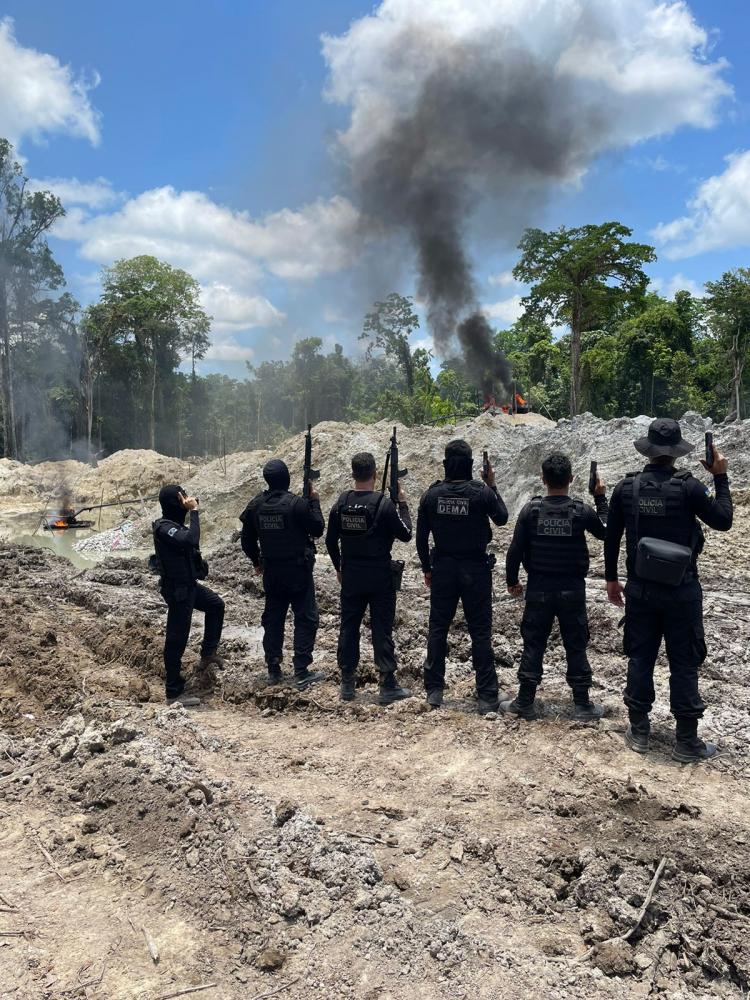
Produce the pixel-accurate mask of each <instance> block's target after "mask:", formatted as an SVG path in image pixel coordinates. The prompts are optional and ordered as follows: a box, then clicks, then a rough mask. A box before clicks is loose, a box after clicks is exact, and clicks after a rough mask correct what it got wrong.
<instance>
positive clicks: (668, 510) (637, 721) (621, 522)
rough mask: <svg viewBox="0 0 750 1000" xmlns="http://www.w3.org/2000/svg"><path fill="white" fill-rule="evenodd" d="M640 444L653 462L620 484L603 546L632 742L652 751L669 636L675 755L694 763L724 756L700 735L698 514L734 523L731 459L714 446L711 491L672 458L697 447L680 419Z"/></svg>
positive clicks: (722, 526)
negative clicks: (617, 619) (621, 621)
mask: <svg viewBox="0 0 750 1000" xmlns="http://www.w3.org/2000/svg"><path fill="white" fill-rule="evenodd" d="M635 447H636V449H637V450H638V451H639V452H640V453H641V454H642V455H645V456H646V457H647V458H648V459H649V463H648V465H647V466H646V467H645V469H644V470H643V471H642V472H639V473H633V474H631V475H629V476H627V477H626V478H625V479H624V480H623V481H622V482H620V483H618V485H617V486H616V487H615V490H614V493H613V494H612V502H611V504H610V510H609V517H608V520H607V537H606V541H605V543H604V562H605V578H606V580H607V595H608V597H609V600H610V601H611V602H612V603H613V604H616V605H617V606H618V607H623V593H624V594H625V604H624V606H625V634H624V641H623V646H624V651H625V655H626V656H627V657H628V679H627V685H626V687H625V704H626V705H627V707H628V714H629V716H630V725H629V727H628V730H627V733H626V735H625V739H626V742H627V744H628V746H630V748H631V749H633V750H635V751H636V752H637V753H646V752H647V751H648V746H649V712H650V711H651V707H652V706H653V703H654V697H655V695H654V665H655V663H656V657H657V655H658V653H659V647H660V645H661V641H662V639H664V643H665V645H666V650H667V659H668V660H669V686H670V707H671V710H672V714H673V715H674V717H675V719H676V723H677V738H676V741H675V748H674V752H673V754H672V756H673V758H674V759H675V760H678V761H680V762H682V763H693V762H696V761H701V760H706V759H707V758H709V757H712V756H713V755H714V754H715V753H716V747H715V746H714V745H713V744H712V743H704V742H703V740H701V739H699V737H698V719H700V718H701V716H702V715H703V710H704V708H705V705H704V703H703V700H702V699H701V696H700V694H699V693H698V668H699V667H700V665H701V663H703V661H704V659H705V658H706V642H705V637H704V633H703V592H702V590H701V585H700V583H699V581H698V565H697V560H698V555H699V554H700V552H701V550H702V548H703V532H702V530H701V528H700V525H699V524H698V521H697V520H696V518H700V520H701V521H704V522H705V523H706V524H707V525H708V526H709V527H710V528H715V529H716V530H717V531H729V529H730V528H731V526H732V516H733V511H732V497H731V494H730V492H729V479H728V477H727V460H726V459H725V458H724V457H723V456H722V455H720V454H719V452H718V451H717V450H714V461H713V465H711V466H710V467H709V466H708V465H706V463H705V462H703V463H702V464H703V465H704V467H705V468H707V469H708V471H709V472H711V473H712V474H713V477H714V492H715V496H714V497H711V495H710V493H709V491H708V490H707V489H706V488H705V486H703V484H702V483H700V482H699V481H698V480H697V479H695V478H694V477H693V476H692V475H691V474H690V473H689V472H687V471H680V472H676V471H675V467H674V460H675V459H676V458H680V457H681V456H683V455H687V454H688V452H691V451H692V450H693V448H694V445H692V444H688V442H687V441H685V440H683V438H682V433H681V431H680V425H679V424H678V423H677V421H676V420H669V419H667V418H661V419H658V420H654V421H653V422H652V423H651V426H650V427H649V430H648V436H647V437H642V438H639V439H638V440H637V441H636V442H635ZM623 532H625V534H626V566H627V576H628V578H627V584H626V586H625V588H624V590H623V587H622V584H621V583H620V582H619V580H618V573H617V566H618V560H619V555H620V541H621V539H622V535H623Z"/></svg>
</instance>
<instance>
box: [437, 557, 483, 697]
mask: <svg viewBox="0 0 750 1000" xmlns="http://www.w3.org/2000/svg"><path fill="white" fill-rule="evenodd" d="M459 601H461V604H462V605H463V609H464V616H465V617H466V625H467V628H468V629H469V635H470V636H471V658H472V662H473V665H474V671H475V673H476V679H477V694H478V695H479V697H480V698H481V699H482V700H483V701H489V702H492V701H497V672H496V670H495V655H494V653H493V651H492V569H491V567H490V565H489V562H488V561H487V559H485V558H478V559H464V560H458V559H453V558H451V557H450V556H440V557H436V558H435V562H434V565H433V568H432V585H431V588H430V625H429V633H428V636H427V660H426V662H425V667H424V686H425V689H426V691H427V693H428V694H429V693H430V691H442V690H443V688H444V687H445V657H446V655H447V652H448V630H449V628H450V626H451V622H452V621H453V619H454V617H455V615H456V609H457V608H458V602H459Z"/></svg>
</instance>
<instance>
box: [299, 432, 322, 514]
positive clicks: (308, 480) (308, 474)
mask: <svg viewBox="0 0 750 1000" xmlns="http://www.w3.org/2000/svg"><path fill="white" fill-rule="evenodd" d="M316 479H320V471H319V470H318V469H313V467H312V424H308V425H307V434H305V466H304V477H303V479H302V496H303V497H304V498H305V500H309V499H310V494H311V493H312V488H313V487H312V484H313V483H314V482H315V480H316Z"/></svg>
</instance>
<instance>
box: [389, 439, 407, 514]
mask: <svg viewBox="0 0 750 1000" xmlns="http://www.w3.org/2000/svg"><path fill="white" fill-rule="evenodd" d="M408 474H409V470H408V469H399V467H398V441H397V440H396V428H395V427H394V428H393V434H392V436H391V445H390V448H389V449H388V452H387V453H386V456H385V467H384V468H383V493H385V490H386V486H387V487H388V491H389V493H390V495H391V500H392V501H393V502H394V503H395V504H397V503H398V481H399V479H403V478H404V477H405V476H407V475H408Z"/></svg>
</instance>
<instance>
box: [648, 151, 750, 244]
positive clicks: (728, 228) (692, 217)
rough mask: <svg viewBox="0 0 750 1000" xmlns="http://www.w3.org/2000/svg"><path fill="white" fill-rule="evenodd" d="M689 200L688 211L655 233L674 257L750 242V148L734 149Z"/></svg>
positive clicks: (662, 225)
mask: <svg viewBox="0 0 750 1000" xmlns="http://www.w3.org/2000/svg"><path fill="white" fill-rule="evenodd" d="M726 163H727V167H726V169H725V170H724V172H723V173H721V174H716V175H715V176H714V177H709V178H708V180H705V181H703V183H702V184H701V185H700V186H699V188H698V190H697V191H696V193H695V195H694V196H693V197H692V198H691V199H690V201H689V202H688V205H687V208H688V214H687V215H683V216H681V217H680V218H677V219H674V220H673V221H672V222H667V223H661V224H660V225H658V226H657V227H656V228H655V229H654V230H653V231H652V234H651V235H652V236H653V238H654V239H655V240H656V242H657V243H658V244H659V245H660V246H662V247H663V248H664V253H665V254H666V256H667V257H670V258H672V259H673V260H675V259H679V258H683V257H693V256H695V255H696V254H699V253H705V252H706V251H708V250H724V249H728V248H730V247H742V246H748V245H750V151H745V152H738V153H732V154H731V155H730V156H728V157H727V158H726Z"/></svg>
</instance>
